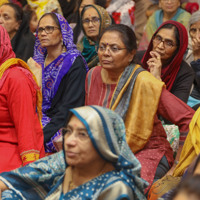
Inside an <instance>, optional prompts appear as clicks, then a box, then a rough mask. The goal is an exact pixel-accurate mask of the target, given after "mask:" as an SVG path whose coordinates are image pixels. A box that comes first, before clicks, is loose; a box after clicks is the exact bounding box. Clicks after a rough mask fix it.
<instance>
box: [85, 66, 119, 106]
mask: <svg viewBox="0 0 200 200" xmlns="http://www.w3.org/2000/svg"><path fill="white" fill-rule="evenodd" d="M101 69H102V67H101V66H96V67H95V68H92V69H91V70H90V71H89V72H88V74H87V77H86V81H85V82H86V83H87V84H85V93H86V95H85V105H99V106H103V107H104V108H109V105H110V101H111V99H112V94H113V92H114V90H115V87H116V84H106V83H104V82H103V80H102V78H101V76H99V74H101ZM93 79H95V80H93ZM93 83H95V87H96V88H95V90H96V91H98V94H99V95H96V92H94V91H91V90H90V88H92V87H93ZM89 102H90V104H88V103H89Z"/></svg>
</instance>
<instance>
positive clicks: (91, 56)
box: [77, 5, 112, 68]
mask: <svg viewBox="0 0 200 200" xmlns="http://www.w3.org/2000/svg"><path fill="white" fill-rule="evenodd" d="M81 20H82V29H83V32H84V34H85V36H84V37H83V40H82V41H81V42H80V43H79V44H78V46H77V47H78V49H79V50H81V51H82V55H83V57H84V58H85V60H86V62H87V64H88V67H89V68H92V67H94V66H96V65H97V64H98V62H99V58H98V55H97V52H96V46H97V42H98V37H99V35H100V34H101V33H102V31H103V30H104V29H105V28H106V27H108V26H110V25H111V23H112V20H111V18H110V16H109V14H108V13H107V11H106V10H105V9H104V8H102V7H100V6H97V5H87V6H85V7H84V8H83V10H82V12H81Z"/></svg>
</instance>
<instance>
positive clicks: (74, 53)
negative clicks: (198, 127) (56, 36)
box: [33, 13, 88, 152]
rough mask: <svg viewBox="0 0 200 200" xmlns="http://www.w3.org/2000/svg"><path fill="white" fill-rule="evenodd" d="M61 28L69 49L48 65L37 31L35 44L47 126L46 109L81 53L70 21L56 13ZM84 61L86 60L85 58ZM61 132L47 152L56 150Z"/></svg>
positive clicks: (49, 119)
mask: <svg viewBox="0 0 200 200" xmlns="http://www.w3.org/2000/svg"><path fill="white" fill-rule="evenodd" d="M55 14H56V16H57V18H58V20H59V23H60V28H61V33H62V37H63V43H64V45H65V47H66V49H67V51H66V52H64V53H62V54H61V55H59V56H58V57H57V58H56V59H55V60H54V61H53V62H51V63H50V64H49V65H48V66H46V67H44V62H45V58H46V55H47V49H46V48H43V47H42V46H41V44H40V41H39V38H38V36H37V35H38V33H37V32H36V34H37V35H36V41H35V46H34V57H33V59H34V60H35V61H36V62H37V63H38V64H40V65H41V66H42V96H43V101H42V114H43V116H42V125H43V126H46V125H47V124H48V123H49V122H50V121H51V118H49V117H48V116H47V115H46V111H47V110H48V109H49V108H50V107H51V103H52V99H53V97H54V96H55V94H56V92H57V90H58V87H59V85H60V82H61V80H62V78H63V77H64V76H65V75H66V74H67V72H68V71H69V69H70V68H71V66H72V65H73V63H74V61H75V60H76V58H77V57H78V56H81V57H82V55H81V53H80V52H79V51H78V50H77V48H76V45H75V44H74V43H73V31H72V29H71V27H70V26H69V24H68V22H67V21H66V20H65V18H64V17H63V16H62V15H59V14H57V13H55ZM83 61H84V62H85V60H84V58H83ZM85 66H86V70H87V71H88V67H87V63H86V62H85ZM60 135H61V133H60V132H59V131H58V132H57V133H55V135H54V136H53V137H52V138H51V141H50V142H48V143H47V144H45V151H46V152H53V151H55V147H54V145H53V140H54V139H56V138H58V137H60Z"/></svg>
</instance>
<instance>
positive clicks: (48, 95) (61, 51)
mask: <svg viewBox="0 0 200 200" xmlns="http://www.w3.org/2000/svg"><path fill="white" fill-rule="evenodd" d="M36 34H37V37H36V43H35V50H34V57H33V59H34V60H33V59H31V60H29V65H30V67H31V69H32V70H33V71H37V70H36V69H38V71H39V72H37V77H38V82H39V83H40V85H41V89H42V96H43V102H42V113H43V117H42V125H43V131H44V143H45V150H46V152H56V149H55V146H54V142H55V141H57V140H58V139H59V138H60V137H61V133H60V132H59V129H60V128H61V127H63V126H64V124H65V121H66V119H67V116H68V110H69V109H70V108H72V107H78V106H81V105H83V104H84V95H85V92H84V85H85V83H84V81H85V76H86V72H87V64H86V62H85V60H84V59H83V57H82V56H81V53H80V52H79V51H78V50H77V49H76V46H75V45H74V43H73V32H72V29H71V27H70V26H69V25H68V23H67V21H66V20H65V19H64V17H62V16H61V15H59V14H55V13H47V14H44V15H43V16H42V17H41V19H40V21H39V25H38V28H37V32H36ZM41 72H42V74H40V73H41ZM38 74H39V75H38Z"/></svg>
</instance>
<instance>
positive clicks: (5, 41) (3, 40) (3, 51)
mask: <svg viewBox="0 0 200 200" xmlns="http://www.w3.org/2000/svg"><path fill="white" fill-rule="evenodd" d="M9 58H15V53H14V52H13V50H12V46H11V43H10V37H9V35H8V33H7V31H6V29H5V28H4V27H2V26H1V25H0V66H1V65H2V63H4V62H5V61H6V60H8V59H9Z"/></svg>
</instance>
